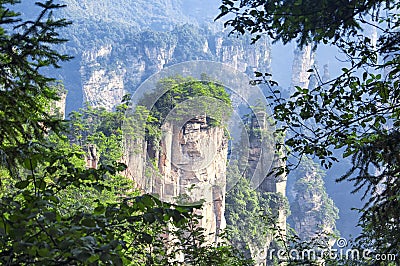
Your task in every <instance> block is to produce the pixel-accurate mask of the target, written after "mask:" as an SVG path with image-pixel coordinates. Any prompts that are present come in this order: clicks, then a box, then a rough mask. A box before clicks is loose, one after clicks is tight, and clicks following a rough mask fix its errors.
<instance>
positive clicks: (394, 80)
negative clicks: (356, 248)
mask: <svg viewBox="0 0 400 266" xmlns="http://www.w3.org/2000/svg"><path fill="white" fill-rule="evenodd" d="M222 2H223V3H222V5H221V7H220V10H221V14H220V16H219V17H224V16H226V17H227V18H228V16H227V15H228V14H229V15H233V17H232V18H228V20H227V21H226V23H225V25H226V26H227V27H231V30H232V32H231V33H238V34H244V33H250V34H251V35H252V36H253V37H254V38H253V41H257V39H258V38H259V37H260V36H261V35H263V34H267V35H269V36H270V37H271V38H272V39H274V40H275V41H278V40H280V41H282V42H283V43H288V42H290V41H292V40H296V41H297V43H298V45H299V46H304V45H308V44H309V45H314V47H316V46H317V45H318V44H320V43H325V44H330V45H334V46H336V47H337V48H338V49H339V50H340V51H341V52H342V53H343V54H344V55H345V56H346V58H347V60H348V62H347V63H348V67H347V68H343V69H342V74H341V75H339V76H338V77H336V78H334V79H332V80H330V81H327V82H325V83H324V82H322V81H320V82H319V86H317V87H316V88H314V89H308V88H300V87H296V88H295V92H294V93H293V94H292V95H291V96H290V97H289V98H288V99H283V98H282V97H281V96H280V94H279V90H276V87H274V86H272V85H273V83H272V82H270V81H269V74H262V73H258V76H259V77H260V79H258V81H256V82H266V83H268V84H270V85H271V86H270V89H271V96H270V98H271V99H272V107H273V110H274V117H275V119H276V120H277V121H279V122H280V124H281V125H282V127H281V128H280V129H279V131H285V132H287V136H288V137H287V139H286V142H285V145H286V146H287V147H289V148H290V150H288V153H287V154H288V156H290V155H295V156H297V157H298V158H301V157H302V156H304V155H311V156H315V157H317V158H319V159H320V160H321V164H322V165H323V166H325V167H330V166H331V165H332V163H333V162H335V161H337V158H335V156H334V153H333V151H334V150H338V151H339V152H342V154H343V157H348V156H350V157H351V161H352V164H353V166H352V167H351V169H349V171H348V172H347V174H346V175H344V176H343V177H341V178H339V180H345V179H347V180H351V181H354V186H355V191H359V190H364V191H365V194H364V196H365V197H364V199H365V202H366V203H365V205H364V207H363V208H361V209H360V210H359V211H360V213H361V218H360V221H359V222H360V225H361V226H362V227H363V229H364V230H363V233H362V234H361V236H360V237H359V238H358V239H359V240H360V242H359V243H364V244H365V245H366V246H368V247H371V248H374V249H375V250H376V251H379V252H390V253H394V254H396V255H397V256H399V254H400V252H399V250H400V222H399V217H400V213H399V210H400V203H399V202H400V201H399V195H400V179H399V173H400V157H399V151H400V149H399V140H400V132H399V125H400V120H399V114H400V108H399V107H400V106H399V95H400V88H399V70H400V66H399V62H400V57H399V45H398V44H399V42H398V40H399V38H400V32H399V26H400V21H399V18H400V17H399V14H398V9H399V7H400V4H399V3H398V1H391V0H389V1H386V0H385V1H383V0H377V1H364V0H359V1H336V0H330V1H311V0H303V1H278V0H272V1H259V0H244V1H238V0H232V1H230V0H223V1H222ZM368 26H369V27H374V28H375V29H376V30H377V31H378V33H379V37H378V39H377V42H376V43H374V42H373V41H372V40H371V38H370V36H367V35H366V34H365V32H363V29H365V28H366V27H368ZM311 71H312V70H311ZM314 71H315V70H314ZM278 148H283V146H279V147H278ZM296 164H297V163H295V164H294V165H296ZM292 166H293V165H292ZM290 167H291V166H290V165H289V168H290Z"/></svg>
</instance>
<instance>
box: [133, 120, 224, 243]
mask: <svg viewBox="0 0 400 266" xmlns="http://www.w3.org/2000/svg"><path fill="white" fill-rule="evenodd" d="M162 131H163V134H162V135H163V137H162V139H161V142H160V146H159V148H157V149H154V147H149V145H148V144H143V143H144V142H143V141H141V142H140V144H141V145H142V146H141V147H142V148H140V149H139V150H138V152H137V153H136V154H135V153H131V156H130V160H128V169H129V170H130V174H131V178H133V180H134V181H135V182H136V183H137V185H138V187H139V188H140V189H142V190H143V191H144V192H146V193H151V194H153V195H157V196H158V197H159V198H160V199H162V200H163V201H167V202H173V203H180V204H185V205H190V204H196V203H198V202H200V201H204V203H203V208H202V210H201V213H199V214H201V215H202V216H203V218H202V220H201V222H200V226H201V227H203V228H205V229H206V235H208V234H211V235H209V241H216V240H217V234H218V233H219V232H220V230H221V229H224V228H225V226H226V222H225V218H224V212H225V191H226V165H227V154H228V140H227V137H226V135H225V132H224V129H223V128H222V127H216V126H210V125H209V124H207V121H206V119H205V117H201V116H200V117H197V118H194V119H192V120H190V121H188V122H187V123H185V124H184V126H183V127H181V126H179V125H176V124H173V123H166V124H164V125H163V127H162ZM138 144H139V142H138V141H136V143H135V144H133V145H132V146H136V147H138V146H140V145H138ZM145 147H146V148H145ZM143 152H144V153H145V154H147V155H148V156H143Z"/></svg>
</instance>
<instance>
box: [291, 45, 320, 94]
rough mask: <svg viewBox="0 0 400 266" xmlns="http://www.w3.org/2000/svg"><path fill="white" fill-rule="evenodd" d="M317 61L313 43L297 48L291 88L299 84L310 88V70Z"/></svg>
mask: <svg viewBox="0 0 400 266" xmlns="http://www.w3.org/2000/svg"><path fill="white" fill-rule="evenodd" d="M314 62H315V52H314V51H313V50H312V47H311V45H308V46H305V47H304V48H303V49H300V48H296V49H295V51H294V59H293V65H292V79H291V86H290V87H291V88H294V87H295V86H299V87H301V88H308V85H309V82H310V75H311V74H312V72H310V71H309V70H310V69H312V68H313V65H314Z"/></svg>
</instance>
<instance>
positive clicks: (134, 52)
mask: <svg viewBox="0 0 400 266" xmlns="http://www.w3.org/2000/svg"><path fill="white" fill-rule="evenodd" d="M182 32H183V33H182ZM191 34H192V35H193V36H192V35H191ZM192 37H193V38H195V40H192V39H191V38H192ZM134 38H135V39H132V40H129V39H125V40H122V41H121V42H120V43H115V42H108V43H107V42H106V43H105V44H103V45H95V46H94V47H92V48H90V49H89V48H85V49H84V50H83V51H82V53H81V54H80V55H79V56H77V60H79V62H77V63H79V72H76V73H79V76H72V75H70V76H68V77H66V80H67V81H66V82H67V83H69V81H68V80H69V79H74V80H79V81H80V83H81V84H82V95H83V101H84V103H86V104H88V105H90V106H92V107H104V108H106V109H107V110H112V109H113V108H114V107H115V106H117V105H118V104H120V103H121V100H122V97H123V96H124V95H125V94H127V93H134V91H135V89H136V88H137V87H138V86H139V85H140V84H141V83H142V82H143V81H144V80H145V79H146V78H148V77H149V76H150V75H152V74H154V73H156V72H158V71H160V70H161V69H163V68H165V67H167V66H170V65H172V64H176V63H179V62H184V61H188V60H213V61H219V62H222V63H225V64H228V65H230V66H232V67H234V68H235V69H238V70H240V71H243V72H245V71H246V70H249V69H254V70H255V69H257V71H265V72H269V70H270V64H271V62H270V61H271V55H270V52H271V45H270V42H269V41H268V40H267V39H261V40H260V41H259V42H258V43H257V44H256V45H251V44H250V40H247V39H235V38H228V37H227V36H226V34H223V33H216V34H210V35H208V34H206V33H202V32H190V31H188V29H187V28H183V29H180V31H178V30H176V31H171V32H166V33H154V32H146V33H142V34H138V35H137V36H135V37H134ZM188 39H189V41H193V42H195V43H194V44H191V43H187V42H188ZM232 39H233V40H234V41H232ZM250 74H252V73H250ZM71 83H72V82H71ZM70 104H71V103H70Z"/></svg>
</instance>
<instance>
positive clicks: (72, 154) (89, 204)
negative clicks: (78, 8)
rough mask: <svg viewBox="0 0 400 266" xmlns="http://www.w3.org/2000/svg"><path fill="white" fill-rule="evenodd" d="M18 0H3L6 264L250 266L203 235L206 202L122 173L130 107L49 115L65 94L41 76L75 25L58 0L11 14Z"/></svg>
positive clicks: (0, 250)
mask: <svg viewBox="0 0 400 266" xmlns="http://www.w3.org/2000/svg"><path fill="white" fill-rule="evenodd" d="M16 2H17V1H1V2H0V10H1V12H2V14H3V15H2V16H1V18H0V19H1V25H2V27H1V28H0V39H1V40H0V41H1V43H0V50H1V54H0V55H1V58H0V63H1V64H2V68H1V71H0V84H1V85H0V86H1V88H0V102H1V109H0V119H1V123H0V133H1V137H0V153H1V156H2V157H1V160H0V175H1V179H0V180H1V183H0V263H1V264H2V265H28V264H34V265H56V264H64V265H106V264H108V265H167V264H174V265H183V264H185V263H186V261H187V262H193V263H196V264H197V265H223V263H225V262H227V263H229V265H232V264H233V265H249V263H250V262H248V261H246V260H244V259H243V258H241V257H240V256H239V255H238V252H237V251H236V250H234V249H233V248H231V247H230V246H229V245H227V244H225V243H219V244H218V245H213V244H209V243H205V242H204V235H203V234H202V231H201V230H199V229H198V228H197V227H196V220H197V219H198V217H196V216H195V215H194V214H193V213H194V208H200V207H201V206H191V207H185V206H177V205H172V204H167V203H163V202H161V201H159V200H158V199H156V198H154V197H152V196H150V195H141V196H137V192H135V191H134V190H133V189H132V183H131V182H129V180H126V179H125V180H124V179H123V178H122V177H121V176H118V173H119V172H121V171H123V170H124V169H125V168H126V166H125V165H123V164H121V163H118V162H116V161H115V159H116V158H117V157H118V156H119V154H120V151H121V150H120V146H119V145H120V144H118V142H119V140H120V137H121V132H120V131H121V122H122V121H121V120H120V118H121V116H122V114H123V112H124V108H125V107H124V105H122V106H121V107H120V109H118V111H117V112H116V113H108V112H105V111H104V110H94V109H90V108H89V109H87V110H84V111H83V113H77V112H76V113H74V114H73V115H72V117H71V118H72V119H71V121H70V123H69V124H68V123H67V122H66V121H59V120H57V119H56V118H53V117H52V116H51V115H50V109H51V106H52V105H53V102H54V101H55V100H58V99H59V97H58V94H59V91H58V90H57V87H56V86H53V85H54V83H53V81H54V80H53V79H51V78H48V77H46V76H44V75H43V74H41V73H42V68H44V67H47V66H57V64H58V63H59V61H63V60H66V59H68V57H67V56H63V55H60V54H59V53H58V52H57V51H56V50H53V48H54V47H55V45H56V44H59V43H60V42H62V41H63V40H62V39H59V38H58V33H57V31H58V30H60V29H61V28H62V27H63V26H65V25H67V24H68V22H66V21H65V20H54V18H53V16H52V13H51V11H52V10H57V9H58V8H60V7H62V6H60V5H56V4H54V3H53V2H52V1H46V2H45V3H37V5H38V6H39V7H40V8H41V9H42V12H41V13H40V14H39V16H38V18H37V19H36V20H34V21H26V22H24V21H22V20H20V19H19V17H18V14H16V13H14V12H12V11H10V8H12V5H13V4H14V3H16ZM6 6H7V7H6ZM3 26H4V27H3ZM13 26H15V27H13ZM6 29H7V30H6ZM9 31H10V32H11V33H9ZM85 119H87V120H85ZM68 127H69V128H70V129H71V131H70V134H69V136H68V137H69V139H68V138H67V137H66V136H65V135H64V133H63V131H62V130H61V129H64V128H68ZM70 140H72V143H71V142H70ZM86 142H92V143H95V144H96V145H97V146H98V147H99V150H100V153H101V157H102V158H103V159H102V160H101V163H100V164H99V166H98V168H97V169H91V168H89V169H88V168H86V166H85V162H84V159H83V157H84V152H83V150H82V145H84V144H86ZM111 151H114V152H115V153H112V152H111ZM188 228H192V229H191V230H188ZM191 232H195V233H191ZM188 234H190V236H191V237H190V238H188V237H187V236H188ZM171 239H174V242H170V240H171ZM188 239H190V241H189V242H187V241H186V240H188ZM175 240H176V241H179V242H176V241H175ZM171 241H172V240H171ZM185 241H186V242H185ZM176 243H181V244H176ZM175 244H176V246H174V247H175V249H170V245H175ZM178 247H179V248H178ZM182 247H183V248H182Z"/></svg>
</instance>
